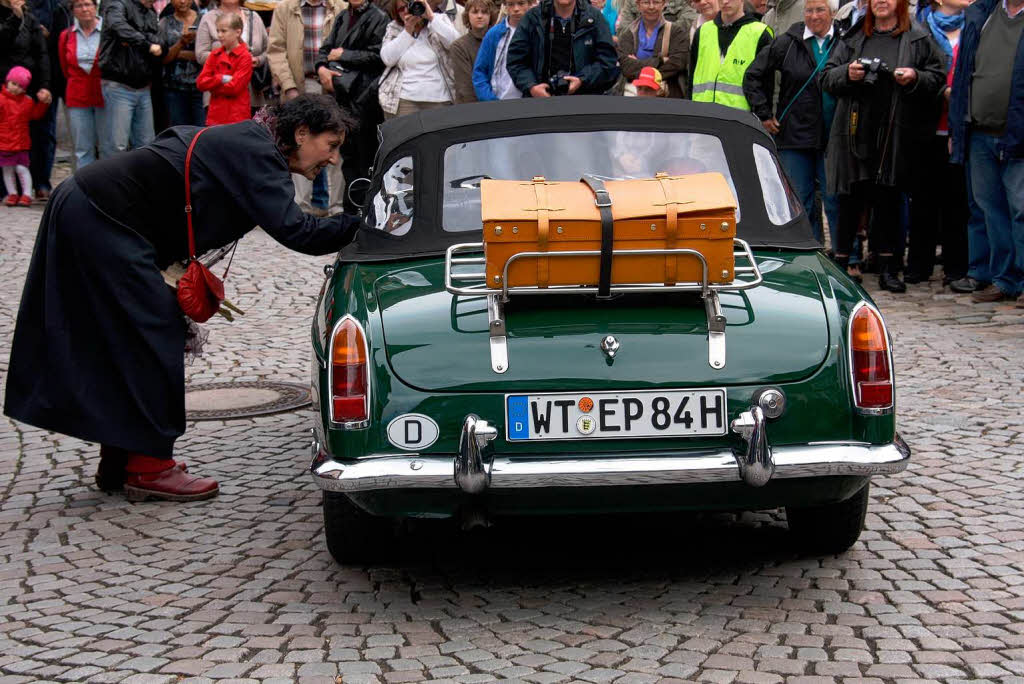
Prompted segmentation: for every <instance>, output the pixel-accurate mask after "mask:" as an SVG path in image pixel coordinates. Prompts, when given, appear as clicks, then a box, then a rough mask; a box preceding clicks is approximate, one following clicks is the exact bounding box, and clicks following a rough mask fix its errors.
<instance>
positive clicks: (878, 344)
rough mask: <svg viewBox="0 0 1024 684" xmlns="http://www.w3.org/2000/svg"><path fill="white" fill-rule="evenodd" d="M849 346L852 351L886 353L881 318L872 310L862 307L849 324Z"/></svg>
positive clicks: (886, 345)
mask: <svg viewBox="0 0 1024 684" xmlns="http://www.w3.org/2000/svg"><path fill="white" fill-rule="evenodd" d="M850 346H851V347H852V348H853V350H854V351H872V352H873V351H888V349H889V340H888V339H887V338H886V336H885V328H884V327H883V326H882V318H881V316H879V315H878V314H877V313H876V312H875V310H874V309H871V308H869V307H867V306H862V307H861V308H860V309H858V310H857V313H855V314H854V315H853V321H852V322H851V323H850Z"/></svg>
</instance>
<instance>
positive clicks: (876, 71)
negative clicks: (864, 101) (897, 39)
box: [857, 57, 892, 85]
mask: <svg viewBox="0 0 1024 684" xmlns="http://www.w3.org/2000/svg"><path fill="white" fill-rule="evenodd" d="M857 63H858V64H860V65H861V66H862V67H864V85H875V84H876V83H878V77H879V76H882V75H884V76H892V70H891V69H889V65H888V64H886V63H885V62H883V61H882V60H881V59H879V58H878V57H861V58H860V59H858V60H857Z"/></svg>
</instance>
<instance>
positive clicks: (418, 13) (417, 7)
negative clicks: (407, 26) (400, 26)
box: [406, 0, 427, 17]
mask: <svg viewBox="0 0 1024 684" xmlns="http://www.w3.org/2000/svg"><path fill="white" fill-rule="evenodd" d="M406 9H407V10H409V14H411V15H412V16H414V17H422V16H423V15H424V14H426V13H427V3H425V2H423V0H412V2H410V3H409V5H408V6H407V7H406Z"/></svg>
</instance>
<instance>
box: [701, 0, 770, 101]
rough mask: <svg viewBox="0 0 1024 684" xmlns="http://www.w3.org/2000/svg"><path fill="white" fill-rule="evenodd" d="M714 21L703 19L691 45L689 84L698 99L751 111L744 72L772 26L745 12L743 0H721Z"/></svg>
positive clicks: (764, 44) (766, 44) (761, 46)
mask: <svg viewBox="0 0 1024 684" xmlns="http://www.w3.org/2000/svg"><path fill="white" fill-rule="evenodd" d="M721 7H722V9H721V11H720V12H719V13H718V16H717V17H715V20H714V21H707V22H704V23H703V24H702V25H701V27H700V28H699V29H697V32H696V33H694V35H693V42H692V43H691V45H690V65H691V66H690V88H689V92H690V93H691V95H690V96H691V97H692V98H693V100H694V101H695V102H717V103H718V104H721V105H726V106H727V107H734V108H736V109H744V110H746V111H750V105H749V104H747V98H746V96H745V95H744V94H743V74H744V73H746V71H747V67H749V66H750V63H751V62H753V61H754V57H755V56H756V55H757V53H758V52H759V51H760V50H761V49H762V48H764V47H767V46H768V45H769V44H770V43H771V42H772V39H773V38H774V35H773V34H772V30H771V29H770V28H768V26H767V25H765V24H762V23H761V22H760V21H758V20H757V18H756V17H754V16H753V15H751V14H745V13H744V12H743V0H721Z"/></svg>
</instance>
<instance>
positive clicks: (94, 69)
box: [57, 0, 111, 168]
mask: <svg viewBox="0 0 1024 684" xmlns="http://www.w3.org/2000/svg"><path fill="white" fill-rule="evenodd" d="M71 11H72V12H73V13H74V15H75V23H74V24H73V25H72V26H69V27H68V28H66V29H64V30H63V31H62V32H61V34H60V38H59V39H58V43H57V44H58V50H57V56H58V57H59V58H60V70H61V71H62V72H64V78H65V79H67V82H68V85H67V90H66V91H65V93H64V106H65V107H67V109H68V118H69V119H70V120H71V137H72V139H73V140H74V143H75V159H77V160H78V168H82V167H83V166H87V165H89V164H91V163H92V162H94V161H96V158H97V157H96V149H97V147H98V148H99V158H101V159H102V158H103V157H107V156H109V155H110V153H111V149H110V135H109V133H107V131H106V115H105V111H106V110H104V109H103V92H102V89H101V87H100V68H99V65H98V64H97V63H96V61H97V55H98V52H99V47H100V30H101V29H102V28H103V20H102V19H100V18H99V17H98V16H96V0H74V2H73V3H72V5H71Z"/></svg>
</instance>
